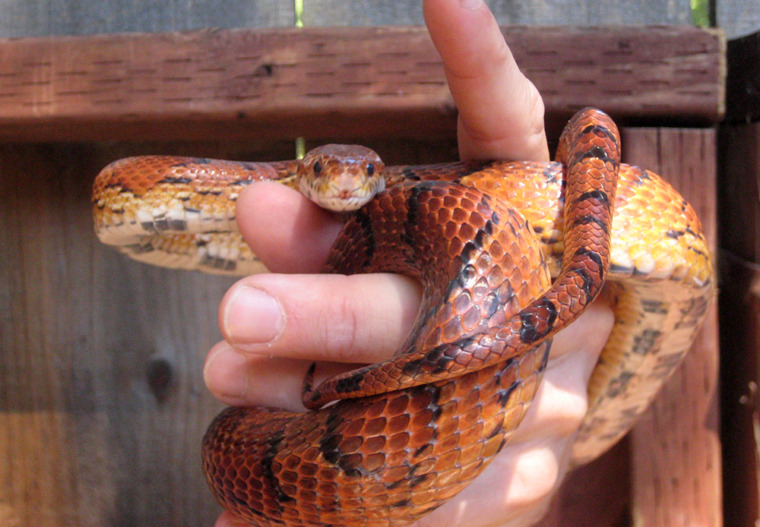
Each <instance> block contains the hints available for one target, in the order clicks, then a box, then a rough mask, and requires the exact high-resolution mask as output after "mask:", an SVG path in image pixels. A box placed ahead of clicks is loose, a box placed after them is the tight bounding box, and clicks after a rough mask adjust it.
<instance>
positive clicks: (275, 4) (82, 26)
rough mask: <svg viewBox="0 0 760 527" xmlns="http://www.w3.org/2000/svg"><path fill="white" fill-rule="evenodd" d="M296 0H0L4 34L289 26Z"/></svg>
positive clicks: (0, 23) (0, 32)
mask: <svg viewBox="0 0 760 527" xmlns="http://www.w3.org/2000/svg"><path fill="white" fill-rule="evenodd" d="M294 5H295V4H294V2H293V0H256V1H255V2H251V1H250V0H210V1H203V2H196V1H193V0H164V1H161V2H156V1H154V0H129V1H127V2H125V1H123V0H101V1H97V2H93V1H86V0H40V1H35V2H28V1H25V0H0V12H1V13H2V16H0V38H11V37H29V36H46V35H92V34H97V33H133V32H146V33H153V32H163V31H189V30H196V29H204V28H233V27H287V26H292V25H293V22H294V20H295V16H294V13H295V9H294Z"/></svg>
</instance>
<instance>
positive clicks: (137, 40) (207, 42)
mask: <svg viewBox="0 0 760 527" xmlns="http://www.w3.org/2000/svg"><path fill="white" fill-rule="evenodd" d="M504 34H505V36H506V38H507V40H508V42H509V43H510V46H511V47H512V49H513V51H514V53H515V55H516V58H517V60H518V62H519V63H520V64H521V65H522V67H523V69H524V71H525V73H526V74H527V75H528V77H530V78H531V79H532V80H533V81H534V82H535V83H536V85H537V86H538V88H539V89H540V90H541V92H542V93H543V94H544V98H545V103H546V107H547V117H548V120H549V121H550V122H552V121H555V122H557V123H559V122H561V121H562V120H564V119H565V118H566V117H567V116H569V115H570V114H571V113H572V112H573V111H574V110H576V109H578V108H579V107H582V106H585V105H590V104H592V105H597V106H602V107H604V108H605V109H606V110H607V111H609V112H610V113H611V114H612V115H613V116H614V117H615V118H616V119H618V120H619V121H620V122H621V123H623V124H649V123H654V122H657V123H659V124H662V123H663V122H664V123H681V124H684V123H690V124H708V123H712V122H715V121H717V120H718V119H720V117H721V116H722V113H723V72H724V67H723V64H724V63H723V61H724V57H723V55H724V54H723V49H724V42H723V37H722V34H721V33H720V32H718V31H714V30H705V29H699V28H692V27H681V26H670V27H667V26H659V27H656V26H655V27H615V28H612V27H609V28H573V27H524V26H521V27H507V28H504ZM508 96H509V94H505V97H508ZM455 114H456V111H455V108H454V106H453V103H452V100H451V97H450V95H449V92H448V88H447V86H446V83H445V79H444V76H443V71H442V67H441V61H440V58H439V57H438V55H437V53H436V52H435V50H434V48H433V46H432V43H431V42H430V39H429V37H428V34H427V31H426V30H425V29H424V28H421V27H379V28H378V27H372V28H368V27H363V28H348V27H343V28H329V29H325V28H308V29H300V30H299V29H238V30H218V31H212V30H204V31H200V32H193V33H163V34H122V35H103V36H90V37H57V38H28V39H7V40H0V140H5V141H26V140H34V141H39V140H98V139H119V140H124V139H131V138H140V139H164V138H171V139H205V138H220V137H224V138H246V139H252V138H266V139H281V138H292V137H296V136H306V137H310V138H326V137H343V136H353V137H356V136H367V137H383V136H393V137H398V136H399V135H401V136H408V137H410V138H423V137H424V138H431V137H443V136H450V135H451V134H452V133H453V130H454V122H455Z"/></svg>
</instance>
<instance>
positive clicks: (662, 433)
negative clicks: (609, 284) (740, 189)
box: [622, 128, 722, 527]
mask: <svg viewBox="0 0 760 527" xmlns="http://www.w3.org/2000/svg"><path fill="white" fill-rule="evenodd" d="M622 141H623V155H624V159H625V160H626V162H629V163H632V164H640V165H641V166H645V167H647V168H649V169H651V170H654V171H655V172H658V173H659V174H661V175H663V177H665V178H666V179H667V180H668V181H669V182H670V183H672V184H673V185H674V186H675V187H676V188H677V189H678V190H679V191H680V192H681V194H682V195H683V196H684V197H685V198H686V199H687V200H688V201H689V202H690V203H691V204H692V206H693V207H694V208H695V210H696V211H697V213H698V215H699V217H700V219H701V220H702V223H703V226H704V229H705V234H706V235H707V237H708V240H710V241H711V246H712V249H713V254H714V255H716V258H717V225H716V205H717V204H716V195H715V192H714V189H715V185H716V155H717V152H716V147H717V145H716V142H717V134H716V132H715V130H712V129H701V130H700V129H656V130H651V129H642V128H639V129H625V130H623V137H622ZM718 361H719V357H718V330H717V306H716V305H713V307H712V309H711V310H710V311H709V313H708V316H707V319H706V321H705V324H704V326H703V328H702V331H701V332H700V334H699V337H698V338H697V341H696V342H695V345H694V346H693V347H692V349H691V351H690V352H689V353H688V354H687V355H686V358H685V359H684V361H683V363H682V364H681V366H680V368H679V369H678V370H677V371H676V372H675V374H674V375H673V377H671V379H670V380H669V381H668V382H667V383H666V385H665V387H664V388H663V390H662V392H661V393H660V395H659V396H658V397H657V399H656V400H655V403H654V404H653V405H652V407H651V408H650V409H649V411H648V412H646V413H645V414H644V416H643V418H642V419H641V420H640V421H639V423H638V424H637V425H636V427H635V428H634V429H633V432H632V434H631V447H632V450H631V470H632V485H631V492H632V495H633V502H632V503H633V510H632V518H633V520H634V523H635V525H640V526H642V527H643V526H663V527H665V526H672V525H704V526H713V525H721V523H722V510H721V499H722V490H721V489H722V484H721V453H720V437H719V423H720V421H719V414H718V400H719V384H718V382H719V381H718Z"/></svg>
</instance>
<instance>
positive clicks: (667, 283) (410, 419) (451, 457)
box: [93, 109, 714, 526]
mask: <svg viewBox="0 0 760 527" xmlns="http://www.w3.org/2000/svg"><path fill="white" fill-rule="evenodd" d="M382 175H384V177H385V179H384V181H385V186H386V187H387V188H385V190H382V192H380V193H379V194H378V195H377V196H376V197H375V198H374V199H372V200H371V201H369V203H367V204H366V205H364V206H363V207H361V208H359V209H358V210H356V211H354V212H345V213H343V214H344V217H345V220H346V221H345V226H344V228H343V231H342V233H341V235H340V237H339V238H338V241H337V242H336V243H335V245H334V246H333V248H332V250H331V253H330V256H329V260H328V263H327V266H326V269H325V271H326V272H336V273H346V274H351V273H366V272H379V271H384V272H397V273H403V274H406V275H409V276H412V277H414V278H416V279H417V280H419V281H420V282H421V284H422V286H423V291H424V292H423V300H422V305H421V308H420V312H419V315H418V318H417V320H416V322H415V326H414V329H413V331H412V333H411V334H410V336H409V338H408V339H407V341H406V343H405V344H404V345H403V346H402V348H401V349H400V350H399V351H398V352H397V354H396V355H395V356H394V357H393V358H391V359H389V360H386V361H385V362H381V363H379V364H373V365H368V366H366V367H362V368H359V369H357V370H354V371H351V372H348V373H345V374H342V375H338V376H336V377H333V378H331V379H328V380H327V381H325V382H324V383H322V384H321V385H319V386H316V387H314V386H312V383H311V374H309V375H307V378H306V379H305V383H304V393H303V400H304V404H305V405H306V406H307V407H308V408H310V409H311V411H309V412H306V413H292V412H286V411H282V410H277V409H272V408H229V409H227V410H225V411H224V412H222V413H221V414H220V415H219V416H218V417H217V418H216V419H215V420H214V422H213V423H212V425H211V426H210V427H209V430H208V432H207V433H206V436H205V438H204V441H203V467H204V471H205V473H206V476H207V479H208V481H209V483H210V485H211V487H212V489H213V491H214V493H215V495H216V497H217V499H218V500H219V502H220V503H221V504H222V506H223V507H225V508H226V509H228V510H229V511H231V512H232V513H233V514H234V515H236V516H237V517H239V518H240V519H243V520H245V521H247V522H248V523H250V524H251V525H257V526H264V525H285V526H318V525H334V526H338V525H341V526H360V525H361V526H386V525H405V524H407V523H411V522H412V521H414V520H416V519H418V518H420V517H421V516H423V515H424V514H426V513H428V512H430V511H431V510H433V509H435V508H436V507H438V506H440V505H441V504H442V503H444V502H446V501H447V500H449V499H450V498H451V497H453V496H454V495H456V494H457V493H458V492H459V491H460V490H461V489H463V488H464V487H465V486H466V485H467V484H468V483H469V482H470V481H472V480H473V479H474V478H475V477H477V475H478V474H479V473H480V472H481V471H482V470H483V469H484V468H485V467H486V466H487V465H488V463H489V461H490V460H491V459H493V457H494V456H495V455H496V454H497V453H498V452H499V450H500V449H501V448H502V447H503V445H504V444H505V442H506V441H508V439H509V437H510V435H512V433H513V432H514V431H515V429H516V428H517V426H518V425H519V423H520V420H521V419H522V417H523V415H524V414H525V411H526V409H527V407H528V405H529V404H530V401H531V399H532V398H533V396H534V395H535V393H536V390H537V387H538V385H539V382H540V379H541V376H542V372H543V370H544V368H545V366H546V363H547V356H548V351H549V348H550V343H551V337H552V335H554V334H555V333H556V332H557V331H559V330H560V329H562V328H563V327H566V326H567V325H568V324H570V323H571V322H572V321H573V320H575V319H576V318H577V316H578V315H579V314H580V313H581V312H582V311H583V309H584V308H585V307H586V306H587V305H588V304H589V303H590V302H592V301H593V300H594V298H595V297H596V296H597V295H598V294H600V293H601V294H604V295H605V296H606V298H607V299H608V301H609V302H610V304H611V305H612V307H613V310H614V312H615V324H614V328H613V331H612V335H611V337H610V339H609V341H608V342H607V344H606V346H605V349H604V351H603V353H602V357H601V359H600V360H599V363H598V364H597V366H596V369H595V370H594V373H593V376H592V379H591V383H590V386H589V409H588V413H587V416H586V418H585V420H584V422H583V424H582V426H581V429H580V432H579V434H578V437H577V440H576V442H575V445H574V449H573V459H574V463H575V464H580V463H584V462H586V461H589V460H591V459H593V458H594V457H596V456H597V455H599V454H600V453H602V452H603V451H604V450H605V449H607V448H609V447H610V446H611V445H612V444H614V443H615V442H616V441H617V440H618V439H620V438H621V437H622V435H624V434H625V432H626V431H627V430H628V429H629V428H630V426H631V425H632V423H633V421H634V420H635V418H636V417H637V416H638V415H639V414H640V413H641V412H642V411H643V410H644V409H645V408H646V406H647V405H648V403H649V401H650V400H651V399H652V398H653V396H654V395H655V393H656V392H657V390H658V388H659V386H660V385H661V384H662V383H663V382H664V380H665V379H666V378H667V377H668V375H669V374H670V372H672V370H673V369H674V368H675V367H676V366H677V364H678V363H679V361H680V359H681V357H682V356H683V354H684V353H685V351H686V350H687V349H688V348H689V346H690V345H691V343H692V341H693V339H694V338H695V334H696V332H697V330H698V328H699V325H700V322H701V320H702V319H703V316H704V314H705V311H706V309H707V307H708V305H709V303H710V301H711V300H712V298H713V296H714V279H713V274H712V273H713V271H712V265H711V263H710V257H709V253H708V247H707V242H706V241H705V238H704V235H703V234H702V229H701V226H700V222H699V219H698V218H697V216H696V214H695V212H694V210H693V209H692V208H691V206H690V205H689V204H688V203H686V201H685V200H684V199H683V198H682V197H681V196H680V195H679V194H678V193H677V192H676V191H675V190H674V189H673V188H672V187H671V186H670V185H668V184H667V183H666V182H665V181H663V180H662V179H661V178H660V177H659V176H657V175H656V174H653V173H652V172H649V171H647V170H643V169H641V168H638V167H635V166H629V165H626V164H622V163H621V162H620V138H619V135H618V132H617V128H616V126H615V124H614V123H613V122H612V120H611V119H610V118H609V117H608V116H607V115H605V114H604V113H602V112H600V111H599V110H595V109H585V110H583V111H581V112H579V113H578V114H576V115H575V116H574V117H573V119H572V120H571V121H570V122H569V123H568V125H567V127H566V128H565V130H564V132H563V134H562V136H561V139H560V143H559V148H558V152H557V161H555V162H550V163H548V162H547V163H538V162H506V161H491V162H459V163H448V164H440V165H426V166H401V167H383V164H382V161H381V160H380V158H379V157H378V156H377V154H375V153H374V152H372V151H371V150H369V149H366V148H363V147H342V146H335V145H330V146H325V147H320V148H317V149H315V150H313V151H311V152H309V153H308V154H307V155H306V157H305V158H304V159H303V160H302V161H286V162H273V163H247V162H232V161H220V160H208V159H194V158H178V157H157V156H146V157H137V158H129V159H125V160H120V161H117V162H115V163H112V164H111V165H109V166H108V167H107V168H105V169H104V170H103V171H102V172H101V174H100V175H99V176H98V177H97V179H96V182H95V185H94V194H93V208H94V214H95V222H96V231H97V234H98V236H99V237H100V239H101V240H102V241H103V242H105V243H108V244H111V245H116V246H118V247H119V248H120V250H122V251H123V252H125V253H127V254H128V255H130V256H131V257H133V258H136V259H138V260H142V261H147V262H150V263H155V264H159V265H166V266H169V267H182V268H188V269H204V270H207V271H211V272H224V273H240V274H245V273H249V272H259V271H262V270H264V269H263V267H262V265H261V264H260V263H259V262H258V261H257V259H256V257H255V255H253V254H252V253H251V252H250V250H249V249H247V248H246V247H245V246H244V244H242V242H241V239H240V236H239V234H238V233H237V230H236V227H235V200H236V198H237V196H238V193H239V191H240V190H241V188H242V187H244V186H246V185H248V184H249V183H251V182H254V181H259V180H278V181H282V182H283V183H285V184H288V185H290V186H294V187H295V186H301V187H302V188H303V190H304V192H305V193H306V194H307V195H312V194H313V196H312V197H313V199H315V200H316V201H319V200H320V199H323V200H324V201H325V202H326V204H327V205H328V206H334V205H335V200H338V201H340V200H344V199H346V198H347V197H350V196H353V194H354V193H355V191H357V189H358V191H359V192H365V191H372V190H381V189H382V185H383V183H379V184H378V183H377V177H378V176H382ZM336 181H337V183H336ZM356 181H360V183H357V182H356ZM349 195H350V196H349ZM320 196H322V197H320ZM325 196H326V197H325ZM351 199H353V198H351ZM367 199H369V198H364V199H363V201H366V200H367ZM363 201H362V202H363ZM359 205H361V203H356V202H355V203H352V204H350V205H349V206H348V207H347V208H356V207H358V206H359ZM338 207H340V205H338ZM334 401H335V403H334V404H328V403H331V402H334Z"/></svg>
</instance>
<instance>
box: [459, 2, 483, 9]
mask: <svg viewBox="0 0 760 527" xmlns="http://www.w3.org/2000/svg"><path fill="white" fill-rule="evenodd" d="M459 5H460V6H461V7H463V8H465V9H477V8H479V7H480V6H481V5H483V0H459Z"/></svg>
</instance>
